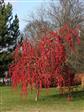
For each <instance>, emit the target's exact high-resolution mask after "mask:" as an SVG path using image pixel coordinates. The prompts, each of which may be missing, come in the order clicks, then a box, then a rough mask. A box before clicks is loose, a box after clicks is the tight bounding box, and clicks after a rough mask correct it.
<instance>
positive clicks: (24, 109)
mask: <svg viewBox="0 0 84 112" xmlns="http://www.w3.org/2000/svg"><path fill="white" fill-rule="evenodd" d="M72 95H73V101H71V102H69V101H67V95H65V96H62V95H59V94H58V92H57V90H56V89H55V88H51V89H49V94H48V95H46V91H45V89H43V90H42V92H41V95H40V98H39V100H38V101H37V102H36V101H35V100H34V99H35V91H33V92H32V94H31V93H30V92H29V93H28V96H26V97H25V98H24V97H22V96H21V95H20V90H19V89H18V91H16V92H15V91H13V90H12V89H11V87H0V112H84V91H80V92H75V93H73V94H72Z"/></svg>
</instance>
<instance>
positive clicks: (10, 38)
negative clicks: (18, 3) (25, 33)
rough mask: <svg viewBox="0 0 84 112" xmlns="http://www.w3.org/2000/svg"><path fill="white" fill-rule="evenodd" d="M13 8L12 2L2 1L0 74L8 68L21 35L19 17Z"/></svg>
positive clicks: (0, 4) (0, 16) (0, 14)
mask: <svg viewBox="0 0 84 112" xmlns="http://www.w3.org/2000/svg"><path fill="white" fill-rule="evenodd" d="M12 10H13V8H12V5H11V4H10V3H8V4H5V3H4V0H1V1H0V76H1V75H2V72H5V70H7V69H8V64H9V62H10V61H11V52H12V51H13V50H14V48H15V46H16V44H17V39H18V36H19V35H20V31H19V19H18V16H17V15H15V17H13V13H12Z"/></svg>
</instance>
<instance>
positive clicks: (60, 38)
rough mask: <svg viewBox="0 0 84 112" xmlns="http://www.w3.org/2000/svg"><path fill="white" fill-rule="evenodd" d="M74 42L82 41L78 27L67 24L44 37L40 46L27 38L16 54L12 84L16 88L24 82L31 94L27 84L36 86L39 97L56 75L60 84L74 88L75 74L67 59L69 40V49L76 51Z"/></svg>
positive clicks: (57, 82)
mask: <svg viewBox="0 0 84 112" xmlns="http://www.w3.org/2000/svg"><path fill="white" fill-rule="evenodd" d="M61 34H62V35H61ZM74 41H75V42H76V44H79V42H80V41H79V35H78V28H75V29H73V28H71V27H70V26H68V25H66V24H65V25H64V26H63V27H61V28H60V29H59V30H58V31H57V32H54V31H53V32H52V31H51V32H50V33H48V34H47V35H46V36H45V37H43V38H41V40H40V41H39V42H38V44H36V47H35V46H34V45H33V44H32V43H31V42H30V41H29V40H28V39H27V38H26V39H25V40H24V41H23V43H22V45H18V46H17V48H16V49H15V51H14V53H13V63H12V64H10V67H9V73H10V75H11V79H12V86H13V87H14V88H16V87H17V86H18V85H19V84H20V85H21V87H22V94H27V92H28V89H27V87H31V90H32V89H33V88H35V89H36V90H37V96H39V94H40V91H41V89H42V85H43V86H44V87H45V88H46V89H48V88H49V87H50V85H51V79H52V78H54V80H55V84H56V86H58V87H61V86H68V87H69V88H70V86H71V85H73V83H74V81H73V79H74V74H75V73H74V72H73V71H72V68H71V66H70V65H69V64H68V62H67V59H68V56H69V54H68V52H67V49H66V43H67V44H68V50H69V51H70V52H75V46H74Z"/></svg>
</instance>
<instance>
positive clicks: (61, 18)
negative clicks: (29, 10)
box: [25, 0, 84, 72]
mask: <svg viewBox="0 0 84 112" xmlns="http://www.w3.org/2000/svg"><path fill="white" fill-rule="evenodd" d="M32 18H33V19H31V20H32V21H31V22H30V21H29V23H28V24H27V26H26V28H25V31H27V32H29V35H31V37H34V38H35V39H34V41H36V40H37V41H38V40H39V39H40V38H41V36H42V35H43V32H44V34H47V31H48V32H49V31H50V30H54V31H55V30H57V29H59V28H60V27H61V26H63V25H64V24H68V25H70V27H71V28H75V27H76V26H77V25H79V26H80V31H79V35H80V38H81V45H80V47H79V46H76V45H75V46H76V47H77V49H76V53H75V55H74V54H73V53H70V56H69V57H68V62H69V63H70V64H71V65H72V66H73V68H74V69H75V70H76V71H77V72H83V71H84V62H83V61H82V60H83V58H84V57H83V55H84V51H83V48H84V47H83V46H84V45H83V44H84V37H83V35H84V30H83V29H84V2H83V1H81V0H58V3H57V2H56V1H55V0H50V3H49V5H48V6H47V8H46V7H44V6H43V7H41V8H40V9H39V12H38V13H37V14H36V13H35V14H33V17H32ZM44 24H45V25H44ZM43 26H44V27H43ZM42 28H44V30H42ZM42 31H43V32H42ZM67 49H68V48H67Z"/></svg>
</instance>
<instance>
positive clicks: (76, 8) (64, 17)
mask: <svg viewBox="0 0 84 112" xmlns="http://www.w3.org/2000/svg"><path fill="white" fill-rule="evenodd" d="M47 14H48V15H49V17H51V21H52V20H53V21H54V23H55V24H56V27H60V26H62V25H64V24H65V23H67V24H69V23H70V25H71V26H72V27H75V26H76V25H77V24H81V25H82V23H83V24H84V2H81V0H59V5H58V6H57V5H56V4H55V2H54V1H52V2H50V7H49V9H48V10H47Z"/></svg>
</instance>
